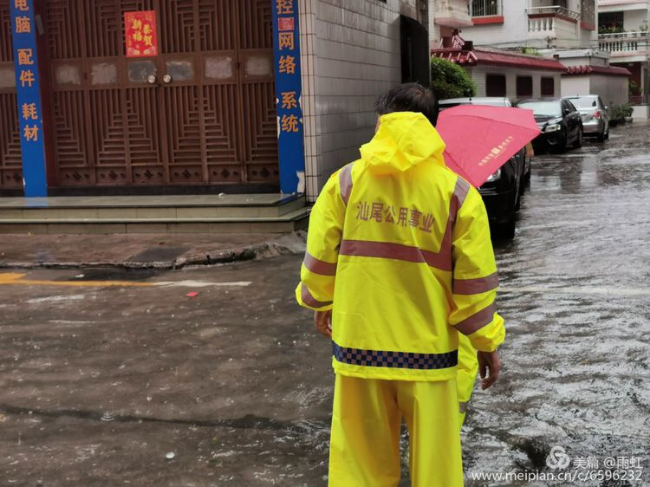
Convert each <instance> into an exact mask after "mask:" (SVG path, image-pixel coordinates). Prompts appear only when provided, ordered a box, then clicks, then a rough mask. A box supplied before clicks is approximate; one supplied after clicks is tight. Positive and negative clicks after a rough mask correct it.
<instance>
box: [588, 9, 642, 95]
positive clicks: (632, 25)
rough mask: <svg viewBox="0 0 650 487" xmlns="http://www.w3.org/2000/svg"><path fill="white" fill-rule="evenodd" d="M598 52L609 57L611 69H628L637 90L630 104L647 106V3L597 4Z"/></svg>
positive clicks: (633, 91)
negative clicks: (599, 50)
mask: <svg viewBox="0 0 650 487" xmlns="http://www.w3.org/2000/svg"><path fill="white" fill-rule="evenodd" d="M598 24H599V35H598V41H599V48H600V49H601V50H605V51H608V52H609V53H610V54H611V59H610V62H611V64H612V66H618V67H622V68H626V69H628V70H629V71H630V72H631V73H632V78H631V80H632V81H633V82H634V83H635V84H636V87H637V89H635V90H632V93H631V96H630V101H632V102H633V103H636V104H640V103H648V97H647V92H648V90H649V89H650V71H649V68H650V66H649V64H648V61H649V59H650V57H649V56H650V47H649V45H648V44H649V42H650V36H649V35H648V33H649V28H650V25H649V24H650V1H648V0H599V1H598Z"/></svg>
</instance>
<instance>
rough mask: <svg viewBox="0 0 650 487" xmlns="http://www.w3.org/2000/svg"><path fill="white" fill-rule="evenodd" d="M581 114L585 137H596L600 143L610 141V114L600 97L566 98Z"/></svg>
mask: <svg viewBox="0 0 650 487" xmlns="http://www.w3.org/2000/svg"><path fill="white" fill-rule="evenodd" d="M564 98H565V99H566V100H570V101H571V103H573V104H574V105H575V107H576V108H577V109H578V111H579V112H580V116H581V117H582V127H583V130H584V134H585V135H595V136H596V137H598V141H599V142H603V141H605V140H607V139H609V114H608V113H607V107H606V106H605V104H604V103H603V101H602V100H601V99H600V97H599V96H598V95H581V96H565V97H564Z"/></svg>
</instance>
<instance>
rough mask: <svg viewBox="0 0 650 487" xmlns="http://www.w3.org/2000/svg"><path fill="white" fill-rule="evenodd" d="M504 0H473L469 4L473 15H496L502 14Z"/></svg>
mask: <svg viewBox="0 0 650 487" xmlns="http://www.w3.org/2000/svg"><path fill="white" fill-rule="evenodd" d="M501 1H502V0H472V1H471V2H470V4H469V8H470V15H471V16H472V17H494V16H497V15H502V13H501V12H502V11H503V10H502V7H501Z"/></svg>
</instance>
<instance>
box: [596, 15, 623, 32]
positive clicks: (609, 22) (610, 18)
mask: <svg viewBox="0 0 650 487" xmlns="http://www.w3.org/2000/svg"><path fill="white" fill-rule="evenodd" d="M624 18H625V17H624V13H623V12H607V13H602V14H598V30H599V31H600V33H601V34H610V33H617V32H623V24H624Z"/></svg>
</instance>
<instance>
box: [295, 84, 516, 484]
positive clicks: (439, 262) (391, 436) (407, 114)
mask: <svg viewBox="0 0 650 487" xmlns="http://www.w3.org/2000/svg"><path fill="white" fill-rule="evenodd" d="M377 112H378V114H379V116H380V118H379V120H378V124H377V130H376V134H375V136H374V138H373V139H372V141H371V142H370V143H368V144H366V145H364V146H363V147H362V148H361V158H360V159H359V160H357V161H355V162H353V163H351V164H348V165H347V166H345V167H344V168H343V169H341V170H340V171H338V172H337V173H335V174H334V175H333V176H332V177H331V178H330V179H329V181H328V182H327V183H326V184H325V187H324V188H323V190H322V192H321V195H320V196H319V198H318V200H317V202H316V204H315V205H314V208H313V211H312V214H311V221H310V225H309V233H308V238H307V253H306V255H305V259H304V262H303V265H302V268H301V282H300V284H299V285H298V287H297V289H296V298H297V300H298V302H299V304H300V305H302V306H305V307H307V308H309V309H312V310H314V311H315V312H316V313H315V318H314V319H315V323H316V326H317V328H318V329H319V330H320V331H321V332H322V333H324V334H325V335H326V336H331V338H332V347H333V358H332V363H333V367H334V371H335V375H336V380H335V389H334V411H333V415H332V432H331V440H330V467H329V485H330V487H395V486H397V485H398V483H399V480H400V459H399V437H400V428H401V421H402V419H404V420H405V421H406V424H407V427H408V429H409V438H410V473H411V483H412V486H413V487H438V486H440V487H456V486H462V485H463V470H462V458H461V445H460V416H459V395H458V394H459V391H458V389H457V374H458V361H459V352H458V339H459V333H460V334H462V335H463V336H465V337H467V339H468V343H469V345H470V346H471V347H473V348H474V349H476V350H478V354H477V361H478V365H479V369H480V373H481V377H482V378H483V383H482V387H483V388H484V389H485V388H487V387H490V386H491V385H492V384H493V383H494V382H495V381H496V380H497V378H498V375H499V371H500V368H501V364H500V361H499V355H498V353H497V351H496V350H497V348H498V346H499V345H500V344H501V343H502V342H503V340H504V338H505V328H504V324H503V319H502V318H501V317H500V316H499V315H498V314H497V313H496V309H495V298H496V290H497V287H498V278H497V273H496V263H495V260H494V253H493V250H492V244H491V241H490V230H489V225H488V219H487V215H486V211H485V206H484V205H483V201H482V199H481V196H480V195H479V193H478V192H477V191H476V189H474V188H472V187H471V186H470V185H469V183H467V182H466V181H465V180H464V179H462V178H461V177H459V176H458V175H456V174H455V173H454V172H452V171H451V170H450V169H448V168H447V167H446V166H445V163H444V158H443V151H444V149H445V144H444V142H443V141H442V139H441V138H440V136H439V135H438V132H437V131H436V130H435V128H434V126H435V123H436V120H437V115H438V109H437V103H436V101H435V98H434V97H433V95H432V93H431V92H430V91H429V90H428V89H425V88H423V87H422V86H420V85H417V84H407V85H401V86H398V87H396V88H394V89H392V90H391V91H389V92H388V93H387V94H386V95H384V96H383V97H381V98H380V99H379V101H378V103H377ZM468 143H471V137H468ZM468 350H471V349H468ZM472 385H473V382H472ZM470 391H471V389H470ZM460 399H462V397H460Z"/></svg>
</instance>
